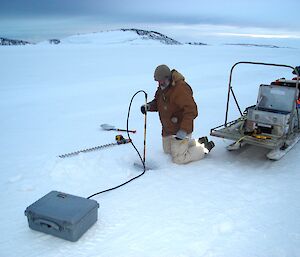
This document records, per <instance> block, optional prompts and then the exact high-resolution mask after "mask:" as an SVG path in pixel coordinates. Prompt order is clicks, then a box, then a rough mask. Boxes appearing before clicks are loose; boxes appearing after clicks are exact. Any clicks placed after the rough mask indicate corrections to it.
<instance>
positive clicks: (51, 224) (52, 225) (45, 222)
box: [34, 219, 60, 231]
mask: <svg viewBox="0 0 300 257" xmlns="http://www.w3.org/2000/svg"><path fill="white" fill-rule="evenodd" d="M34 223H35V224H38V225H41V226H47V227H48V228H53V229H55V230H57V231H59V230H60V226H59V225H58V224H56V223H55V222H52V221H49V220H44V219H36V220H34Z"/></svg>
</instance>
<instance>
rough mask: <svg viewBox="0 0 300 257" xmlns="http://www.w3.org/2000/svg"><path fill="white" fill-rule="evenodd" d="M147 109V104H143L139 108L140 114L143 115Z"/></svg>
mask: <svg viewBox="0 0 300 257" xmlns="http://www.w3.org/2000/svg"><path fill="white" fill-rule="evenodd" d="M149 108H150V106H149V104H143V105H142V106H141V113H142V114H145V113H146V111H149Z"/></svg>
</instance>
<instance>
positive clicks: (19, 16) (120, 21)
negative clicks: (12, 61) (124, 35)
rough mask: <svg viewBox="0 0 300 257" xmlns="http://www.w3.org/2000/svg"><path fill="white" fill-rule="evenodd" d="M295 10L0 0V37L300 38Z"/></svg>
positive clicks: (247, 1)
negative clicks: (110, 32) (132, 30)
mask: <svg viewBox="0 0 300 257" xmlns="http://www.w3.org/2000/svg"><path fill="white" fill-rule="evenodd" d="M299 7H300V0H227V1H226V0H213V1H209V0H205V1H204V0H183V1H182V0H180V1H179V0H177V1H176V0H173V1H169V0H151V1H143V0H0V37H1V36H8V35H9V36H10V37H11V36H14V35H15V37H20V36H22V35H23V36H24V37H25V36H26V35H27V34H28V35H29V34H31V36H29V37H33V38H34V37H35V38H38V37H43V36H45V37H46V36H50V35H51V36H52V34H53V36H54V35H55V33H56V34H57V35H58V36H59V34H63V33H66V34H68V33H69V34H72V33H76V32H77V33H82V32H89V31H90V32H91V31H97V30H102V29H115V28H122V27H127V28H128V27H138V28H141V29H142V28H145V29H156V30H158V31H160V32H166V31H170V33H171V34H173V36H174V33H175V34H176V31H177V32H178V36H182V34H184V31H189V33H191V32H193V33H195V34H197V33H199V35H200V34H201V33H202V35H203V33H204V34H205V33H216V34H217V33H221V34H222V33H223V34H226V33H228V34H232V35H234V34H246V35H247V34H262V35H265V34H266V35H278V36H295V37H300V25H299V10H300V8H299ZM28 35H27V36H28Z"/></svg>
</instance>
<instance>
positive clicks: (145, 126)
mask: <svg viewBox="0 0 300 257" xmlns="http://www.w3.org/2000/svg"><path fill="white" fill-rule="evenodd" d="M146 106H147V93H145V110H146V111H145V115H144V157H143V161H144V165H146V134H147V107H146Z"/></svg>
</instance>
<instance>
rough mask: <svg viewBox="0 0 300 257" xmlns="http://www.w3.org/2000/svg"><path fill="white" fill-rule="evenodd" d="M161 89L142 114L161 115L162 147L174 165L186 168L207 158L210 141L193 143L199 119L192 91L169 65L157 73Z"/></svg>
mask: <svg viewBox="0 0 300 257" xmlns="http://www.w3.org/2000/svg"><path fill="white" fill-rule="evenodd" d="M154 80H155V81H157V82H158V88H157V90H156V93H155V97H154V99H153V101H151V102H149V103H147V105H142V106H141V112H142V113H143V114H145V112H146V111H150V112H158V113H159V118H160V121H161V124H162V143H163V150H164V152H165V153H168V154H171V156H172V160H173V162H175V163H177V164H184V163H188V162H192V161H197V160H200V159H202V158H204V156H205V154H207V153H209V152H210V150H211V149H212V148H213V147H214V143H213V142H212V141H208V139H207V137H203V138H200V139H199V140H194V139H192V132H193V128H194V119H195V118H196V117H197V116H198V110H197V105H196V103H195V101H194V98H193V91H192V88H191V87H190V86H189V85H188V84H187V83H186V82H185V78H184V76H183V75H182V74H180V73H179V72H178V71H176V70H174V69H173V70H172V71H171V70H170V68H169V67H168V66H167V65H164V64H163V65H159V66H158V67H157V68H156V69H155V72H154Z"/></svg>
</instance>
